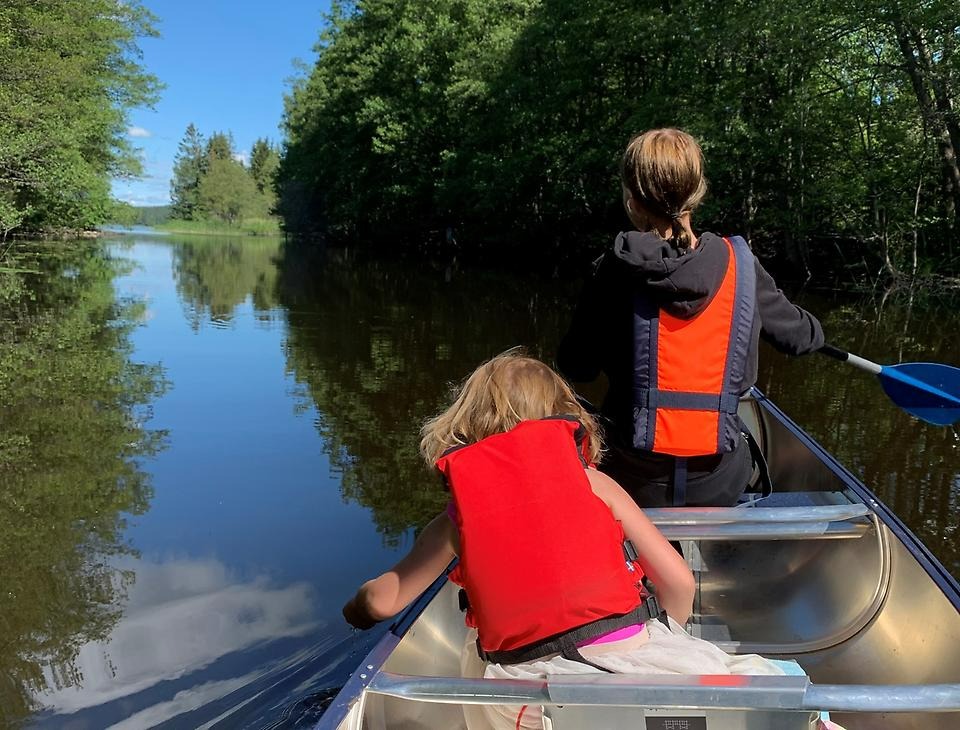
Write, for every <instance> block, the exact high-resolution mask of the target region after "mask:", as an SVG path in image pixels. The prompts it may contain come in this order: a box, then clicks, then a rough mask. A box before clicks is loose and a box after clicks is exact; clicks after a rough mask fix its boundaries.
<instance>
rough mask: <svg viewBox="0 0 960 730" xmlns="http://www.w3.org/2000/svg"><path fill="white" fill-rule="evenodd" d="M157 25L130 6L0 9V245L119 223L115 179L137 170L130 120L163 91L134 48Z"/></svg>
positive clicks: (20, 3) (23, 0) (91, 2)
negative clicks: (14, 236)
mask: <svg viewBox="0 0 960 730" xmlns="http://www.w3.org/2000/svg"><path fill="white" fill-rule="evenodd" d="M155 22H156V19H155V18H154V17H153V16H152V15H151V14H150V13H149V12H148V11H147V10H146V9H144V8H143V6H142V5H140V3H138V2H136V1H132V0H3V2H2V3H0V240H5V239H6V238H7V236H8V235H9V234H10V233H11V232H14V231H49V230H51V229H57V230H73V231H81V230H87V229H91V228H96V227H97V226H98V225H101V224H102V223H104V222H106V221H108V220H111V219H112V218H113V217H114V216H115V213H116V209H117V205H118V204H117V202H116V201H115V200H114V199H113V197H112V195H111V191H110V182H111V179H113V178H123V177H128V176H135V175H137V174H139V173H140V172H141V170H142V166H141V161H140V158H139V155H138V154H137V151H136V150H135V149H134V148H133V147H132V146H131V144H130V141H129V139H128V138H127V135H126V131H127V118H128V113H129V111H130V110H131V109H133V108H135V107H139V106H149V105H151V104H153V103H154V102H155V101H156V100H157V95H158V93H159V91H160V88H161V85H160V83H159V82H158V81H157V79H156V78H155V77H154V76H152V75H151V74H149V73H147V72H146V71H145V70H144V68H143V66H142V64H141V62H140V60H141V58H140V49H139V47H138V45H137V41H138V39H139V38H142V37H149V36H154V35H156V31H155V28H154V24H155Z"/></svg>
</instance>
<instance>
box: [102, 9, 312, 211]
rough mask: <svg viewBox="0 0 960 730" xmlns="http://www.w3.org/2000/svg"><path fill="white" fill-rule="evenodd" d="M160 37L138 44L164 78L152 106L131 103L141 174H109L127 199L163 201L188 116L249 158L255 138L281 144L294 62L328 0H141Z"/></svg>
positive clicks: (305, 56) (307, 50) (304, 54)
mask: <svg viewBox="0 0 960 730" xmlns="http://www.w3.org/2000/svg"><path fill="white" fill-rule="evenodd" d="M143 4H144V5H145V6H146V7H147V8H148V9H149V10H150V11H151V12H152V13H153V14H154V15H156V16H157V17H158V18H159V20H158V22H157V29H158V30H159V31H160V38H144V39H141V41H140V47H141V48H142V50H143V64H144V66H145V67H146V69H147V70H148V71H149V72H150V73H152V74H154V75H155V76H157V77H158V78H159V79H160V80H161V81H162V82H163V83H165V84H166V89H164V91H163V92H162V95H161V98H160V101H159V103H158V104H157V105H156V107H155V109H152V110H151V109H137V110H134V111H133V113H132V114H131V115H130V126H129V129H128V130H127V133H128V135H129V136H130V137H131V139H132V141H133V143H134V144H135V145H136V146H137V147H139V148H140V149H141V156H142V158H143V163H144V175H143V177H142V178H141V179H139V180H115V181H114V185H113V191H114V195H116V196H117V197H118V198H119V199H120V200H125V201H127V202H129V203H133V204H134V205H165V204H166V203H168V202H170V176H171V173H172V170H173V158H174V156H175V155H176V153H177V145H178V143H179V142H180V139H181V138H182V137H183V132H184V130H185V129H186V128H187V125H188V124H189V123H190V122H193V123H194V124H196V125H197V128H198V129H199V130H200V131H201V132H202V133H203V134H204V136H206V137H209V135H210V134H211V133H212V132H216V131H230V132H232V133H233V139H234V143H235V147H236V150H237V151H238V152H239V153H241V154H249V152H250V147H251V146H252V145H253V142H254V140H256V139H257V137H269V138H270V139H271V140H273V141H275V142H277V141H279V140H280V130H279V124H280V119H281V116H282V114H283V94H284V92H285V91H286V89H287V86H288V84H287V80H288V79H289V78H290V77H291V76H292V75H293V74H294V73H295V67H294V59H301V60H303V61H307V62H308V63H311V62H312V61H313V59H314V57H315V56H314V53H313V45H314V43H315V42H316V40H317V37H318V35H319V32H320V26H321V23H322V21H323V14H324V13H325V12H327V10H328V9H329V2H328V0H282V2H271V3H266V2H252V1H251V0H238V1H237V0H235V1H234V2H227V1H226V0H193V1H190V0H143Z"/></svg>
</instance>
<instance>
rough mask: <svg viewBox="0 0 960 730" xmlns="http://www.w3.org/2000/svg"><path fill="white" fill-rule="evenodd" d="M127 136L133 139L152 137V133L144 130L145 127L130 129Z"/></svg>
mask: <svg viewBox="0 0 960 730" xmlns="http://www.w3.org/2000/svg"><path fill="white" fill-rule="evenodd" d="M127 134H128V135H130V136H131V137H152V136H153V135H152V133H151V132H150V130H149V129H144V128H143V127H129V128H128V129H127Z"/></svg>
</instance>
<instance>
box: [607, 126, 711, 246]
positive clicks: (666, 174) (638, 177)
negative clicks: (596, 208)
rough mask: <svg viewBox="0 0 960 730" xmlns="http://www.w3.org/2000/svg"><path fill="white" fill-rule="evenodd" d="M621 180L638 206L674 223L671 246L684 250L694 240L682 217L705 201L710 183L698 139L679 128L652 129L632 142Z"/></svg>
mask: <svg viewBox="0 0 960 730" xmlns="http://www.w3.org/2000/svg"><path fill="white" fill-rule="evenodd" d="M620 178H621V180H622V181H623V185H624V187H625V188H626V189H627V190H628V191H629V192H630V195H631V196H632V197H633V198H634V200H636V201H637V202H638V203H641V204H642V205H643V206H644V207H646V208H647V209H649V210H650V211H651V212H653V213H655V214H656V215H658V216H660V217H661V218H666V219H669V220H670V221H671V222H672V223H673V226H672V229H673V236H672V237H671V239H670V244H671V245H673V246H675V247H676V248H677V249H679V250H681V251H685V250H687V249H689V248H690V246H691V245H692V244H693V241H692V240H691V238H690V234H689V233H687V230H686V228H685V227H684V226H683V224H682V218H683V216H684V215H686V214H688V213H693V211H694V210H695V209H696V208H697V206H699V205H700V203H701V202H702V201H703V198H704V196H705V195H706V193H707V181H706V180H705V179H704V176H703V152H702V151H701V150H700V145H699V144H697V140H695V139H694V138H693V137H691V136H690V135H689V134H687V133H686V132H683V131H681V130H679V129H651V130H649V131H646V132H644V133H643V134H639V135H637V136H636V137H634V138H633V139H632V140H630V143H629V144H628V145H627V149H626V150H625V151H624V153H623V158H622V159H621V161H620Z"/></svg>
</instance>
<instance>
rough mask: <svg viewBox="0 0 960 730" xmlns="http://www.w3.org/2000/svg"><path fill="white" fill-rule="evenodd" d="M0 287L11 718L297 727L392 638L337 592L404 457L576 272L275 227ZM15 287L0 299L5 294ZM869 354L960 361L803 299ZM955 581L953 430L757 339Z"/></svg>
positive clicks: (72, 258) (783, 384) (934, 316)
mask: <svg viewBox="0 0 960 730" xmlns="http://www.w3.org/2000/svg"><path fill="white" fill-rule="evenodd" d="M19 261H20V263H19V264H18V266H20V271H19V273H18V276H19V280H18V281H19V283H18V284H16V285H15V286H14V287H13V289H10V287H9V286H8V289H7V290H6V291H3V290H0V303H3V302H6V305H5V306H6V308H8V310H9V312H11V313H12V317H11V318H10V319H11V321H13V320H15V321H16V323H17V326H16V327H14V328H13V330H12V331H14V332H15V334H16V338H15V339H14V341H12V342H8V343H4V344H3V347H2V349H0V394H4V400H3V401H2V402H0V418H2V422H0V426H2V428H0V476H2V477H3V479H4V483H3V485H2V486H0V490H3V491H4V493H5V499H4V500H3V502H4V503H3V504H2V505H0V586H2V591H0V666H2V669H3V674H4V676H6V677H8V678H9V679H8V681H6V682H4V683H3V684H2V685H0V721H2V722H3V723H5V724H7V725H14V724H18V725H19V724H25V725H26V726H27V727H38V728H47V727H49V728H60V727H70V728H72V729H76V730H83V729H85V728H103V727H117V728H139V727H169V728H198V727H272V728H292V727H308V726H309V725H310V724H311V723H312V722H313V721H315V720H316V718H317V717H318V716H319V714H320V713H321V712H322V710H323V708H324V707H325V706H326V704H327V703H328V702H329V699H330V697H331V696H332V693H333V692H335V690H336V688H337V687H339V686H340V685H341V684H342V683H343V682H344V680H345V679H346V677H347V676H348V675H349V673H350V672H351V671H352V669H353V667H354V666H355V665H356V663H357V662H358V661H359V660H360V658H361V657H362V656H363V654H364V653H365V652H366V651H367V649H368V648H369V647H370V646H371V645H372V643H373V642H375V641H376V639H377V637H378V636H379V635H380V633H381V632H382V631H383V630H384V628H383V627H381V628H378V629H375V630H373V631H371V632H367V633H364V634H359V633H356V632H353V631H352V630H351V629H350V628H349V627H348V626H347V625H346V624H344V622H343V621H342V619H341V617H340V607H341V605H342V604H343V603H344V601H345V600H346V599H347V598H348V597H349V596H350V595H351V594H352V592H353V591H354V590H355V588H356V586H357V585H358V584H359V583H360V582H361V581H362V580H364V579H366V578H368V577H371V576H373V575H375V574H377V573H378V572H379V571H381V570H383V569H384V568H386V567H388V566H389V565H391V564H392V563H393V562H394V561H395V560H396V559H397V558H398V557H399V555H401V554H402V553H403V552H404V551H405V550H406V549H407V548H408V547H409V546H410V544H411V540H412V535H413V529H414V528H415V527H416V526H418V525H422V524H424V523H425V521H426V520H428V519H429V517H430V516H432V515H433V514H435V513H436V512H437V511H439V510H440V509H442V507H443V505H444V503H445V497H444V494H443V492H442V491H441V489H440V488H439V484H438V482H437V480H436V479H435V478H434V477H433V476H431V475H430V474H429V473H428V472H427V471H426V469H425V468H424V467H423V465H422V464H421V463H420V462H419V460H418V457H417V454H416V446H417V430H418V425H419V424H420V423H421V422H422V421H423V420H424V419H425V418H426V417H428V416H430V415H433V414H434V413H435V412H437V411H438V410H439V408H440V407H441V406H442V405H443V404H444V403H445V402H446V398H447V393H448V387H449V385H450V384H451V383H453V382H455V381H458V380H459V379H461V378H462V377H463V376H464V375H466V374H467V373H468V372H469V371H470V370H471V369H472V368H473V367H474V366H475V365H476V364H478V363H479V362H480V361H482V360H483V359H485V358H487V357H489V356H490V355H492V354H495V353H497V352H500V351H502V350H504V349H506V348H508V347H510V346H513V345H517V344H522V345H525V346H526V347H527V348H528V349H529V350H530V351H531V352H532V353H533V354H536V355H540V356H543V357H545V358H548V359H549V358H550V357H551V355H552V353H553V351H554V349H555V346H556V343H557V341H558V339H559V337H560V335H561V334H562V332H563V329H564V327H565V326H566V323H567V320H568V317H569V311H570V305H571V302H572V301H573V299H574V298H575V295H576V290H577V284H576V283H575V282H560V281H558V280H556V279H554V278H552V277H541V276H531V275H527V276H524V277H520V276H517V275H512V274H504V273H496V272H492V271H482V270H476V269H466V268H463V267H461V266H458V265H457V264H456V263H449V262H448V263H440V264H424V263H423V262H419V261H418V262H408V263H405V262H403V261H402V260H382V259H379V260H378V259H370V258H367V257H364V256H360V255H358V254H356V253H354V252H350V251H344V250H335V249H330V250H322V249H319V248H312V247H304V246H297V245H290V244H284V243H283V242H282V241H280V240H278V239H270V238H265V239H255V238H250V239H229V238H219V237H202V238H199V237H198V238H187V237H183V236H178V235H168V236H163V237H159V236H151V235H149V234H146V233H143V232H141V233H137V234H135V235H130V236H125V237H122V238H113V239H109V240H107V241H101V242H92V243H91V242H86V243H82V244H78V246H77V248H76V249H75V250H74V251H73V252H72V253H70V254H69V255H61V254H56V255H54V254H53V253H52V252H51V247H49V246H46V247H44V246H42V245H40V244H38V245H37V247H36V249H35V250H34V251H33V253H31V254H28V255H26V256H25V257H23V258H22V259H20V260H19ZM4 297H5V298H4ZM799 301H801V302H802V303H803V304H804V305H805V306H807V308H809V309H810V310H811V311H813V312H814V313H815V314H817V315H818V316H820V317H821V318H822V319H823V321H824V324H825V327H826V329H827V331H828V332H829V335H830V338H831V340H832V341H833V342H834V343H835V344H838V345H840V346H843V347H845V348H847V349H849V350H851V351H853V352H857V353H859V354H861V355H864V356H866V357H870V358H872V359H875V360H877V361H880V362H896V361H900V360H931V361H939V362H948V363H960V343H958V341H957V338H956V336H955V333H956V331H957V327H958V314H957V310H956V309H955V308H954V307H951V306H949V305H948V304H946V303H943V304H936V303H930V302H923V303H921V302H917V301H911V300H909V298H906V297H905V296H900V297H898V298H891V299H888V300H887V301H885V302H882V301H880V300H879V299H878V298H875V297H873V298H866V299H851V298H846V297H840V296H839V295H836V296H823V295H814V294H804V295H801V297H800V299H799ZM758 385H759V386H760V387H761V388H762V389H763V390H764V391H766V392H767V393H768V394H769V395H770V396H771V397H772V398H773V399H774V400H775V401H776V402H777V403H778V405H780V406H781V407H782V408H783V409H784V410H785V411H786V412H787V413H788V414H789V415H791V416H792V417H794V419H795V420H797V421H798V422H799V423H800V424H801V426H803V427H804V428H805V429H807V430H808V431H809V432H810V433H811V434H812V435H813V436H814V437H815V438H816V439H817V440H819V441H820V442H821V443H822V444H823V445H824V446H825V447H826V448H827V449H828V450H829V451H831V452H833V453H834V454H836V455H837V456H838V458H839V459H840V460H841V462H842V463H844V464H845V465H846V466H847V467H848V468H850V469H851V470H852V471H853V472H854V473H855V474H856V475H858V476H859V477H860V478H861V479H863V480H864V481H865V482H866V483H867V485H868V486H870V487H871V488H873V489H874V490H875V491H876V493H877V494H878V495H879V496H880V498H881V499H882V500H884V501H885V502H886V503H887V504H888V505H890V506H891V507H892V508H893V509H894V511H895V512H896V513H897V514H898V515H899V516H900V517H901V518H902V519H903V520H904V521H905V522H906V523H907V524H908V526H909V527H910V528H911V529H912V530H913V531H914V532H916V533H917V535H918V536H919V537H920V538H921V539H922V540H923V541H924V542H925V544H926V545H927V546H928V547H929V548H930V549H931V550H932V551H933V553H934V554H935V555H936V556H937V557H939V559H940V560H941V561H943V563H944V564H945V565H946V566H947V568H948V569H950V570H951V571H952V572H953V574H954V575H958V574H960V551H958V546H957V542H956V539H955V532H956V529H957V524H958V516H957V514H958V510H957V506H958V505H957V502H958V494H960V479H958V474H960V452H958V444H960V439H958V434H957V432H956V431H955V430H954V429H952V428H935V427H932V426H928V425H925V424H923V423H920V422H918V421H916V420H914V419H912V418H910V417H909V416H907V415H906V414H904V413H902V412H901V411H899V409H897V408H896V407H895V406H893V405H891V404H890V403H889V401H888V400H887V398H886V397H885V396H884V394H883V392H882V391H881V389H880V388H879V386H878V384H877V383H876V379H875V378H873V377H872V376H868V375H864V374H860V373H859V372H857V371H854V370H853V369H852V368H849V367H847V366H844V365H841V364H839V363H837V362H835V361H832V360H829V359H827V358H824V357H816V356H813V357H807V358H798V359H792V360H791V359H788V358H785V357H783V356H781V355H779V354H777V353H776V352H774V351H772V350H771V349H769V348H768V347H766V346H764V348H763V351H762V355H761V368H760V381H759V383H758Z"/></svg>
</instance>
